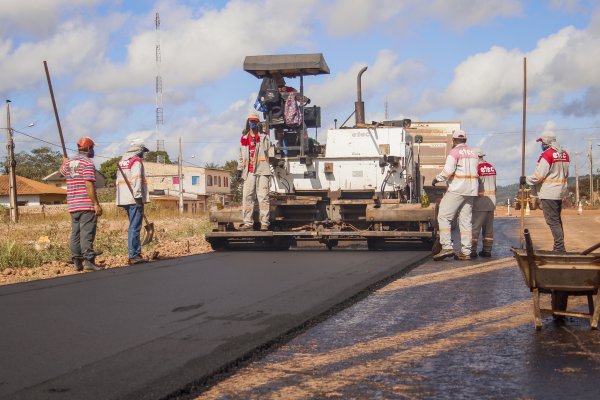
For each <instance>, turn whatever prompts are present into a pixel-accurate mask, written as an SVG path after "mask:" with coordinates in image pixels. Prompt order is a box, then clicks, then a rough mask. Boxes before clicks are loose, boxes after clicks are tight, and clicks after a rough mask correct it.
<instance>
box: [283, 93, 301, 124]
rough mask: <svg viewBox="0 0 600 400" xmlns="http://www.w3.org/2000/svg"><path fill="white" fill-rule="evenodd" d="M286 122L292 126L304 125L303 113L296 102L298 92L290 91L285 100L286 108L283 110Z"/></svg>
mask: <svg viewBox="0 0 600 400" xmlns="http://www.w3.org/2000/svg"><path fill="white" fill-rule="evenodd" d="M283 116H284V120H285V124H286V125H287V126H290V127H297V126H300V125H302V114H301V113H300V107H298V103H297V102H296V93H295V92H292V93H289V95H288V98H287V100H286V101H285V108H284V111H283Z"/></svg>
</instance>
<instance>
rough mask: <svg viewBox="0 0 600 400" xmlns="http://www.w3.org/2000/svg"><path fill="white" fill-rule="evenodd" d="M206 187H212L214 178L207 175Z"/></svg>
mask: <svg viewBox="0 0 600 400" xmlns="http://www.w3.org/2000/svg"><path fill="white" fill-rule="evenodd" d="M206 186H212V176H210V175H206Z"/></svg>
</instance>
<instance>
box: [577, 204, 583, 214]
mask: <svg viewBox="0 0 600 400" xmlns="http://www.w3.org/2000/svg"><path fill="white" fill-rule="evenodd" d="M577 214H579V215H581V214H583V206H582V205H581V202H579V207H578V208H577Z"/></svg>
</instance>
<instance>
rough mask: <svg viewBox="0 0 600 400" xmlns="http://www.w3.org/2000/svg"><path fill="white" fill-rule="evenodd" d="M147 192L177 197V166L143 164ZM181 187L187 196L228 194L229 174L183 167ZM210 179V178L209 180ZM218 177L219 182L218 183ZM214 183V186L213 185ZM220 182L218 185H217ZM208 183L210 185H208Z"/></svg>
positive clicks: (222, 171)
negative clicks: (158, 191)
mask: <svg viewBox="0 0 600 400" xmlns="http://www.w3.org/2000/svg"><path fill="white" fill-rule="evenodd" d="M144 167H145V169H146V181H147V182H148V190H150V191H153V190H164V191H165V193H166V194H170V195H177V194H178V193H179V190H180V184H179V183H178V177H177V174H178V170H177V165H174V164H157V163H150V162H145V163H144ZM182 174H183V182H182V185H181V186H182V187H183V190H184V193H186V194H188V195H200V196H204V195H210V194H214V193H218V194H229V193H230V185H231V182H230V178H229V172H228V171H225V170H217V169H207V168H200V167H188V166H184V167H183V171H182ZM209 177H210V178H209ZM219 177H220V181H219ZM215 182H216V184H215ZM219 182H220V184H219ZM209 183H210V185H208V184H209Z"/></svg>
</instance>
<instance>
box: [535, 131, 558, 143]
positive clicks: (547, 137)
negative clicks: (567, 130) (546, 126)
mask: <svg viewBox="0 0 600 400" xmlns="http://www.w3.org/2000/svg"><path fill="white" fill-rule="evenodd" d="M536 142H542V143H544V144H550V143H552V142H556V134H555V133H552V132H543V133H542V134H541V135H540V137H539V138H537V140H536Z"/></svg>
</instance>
